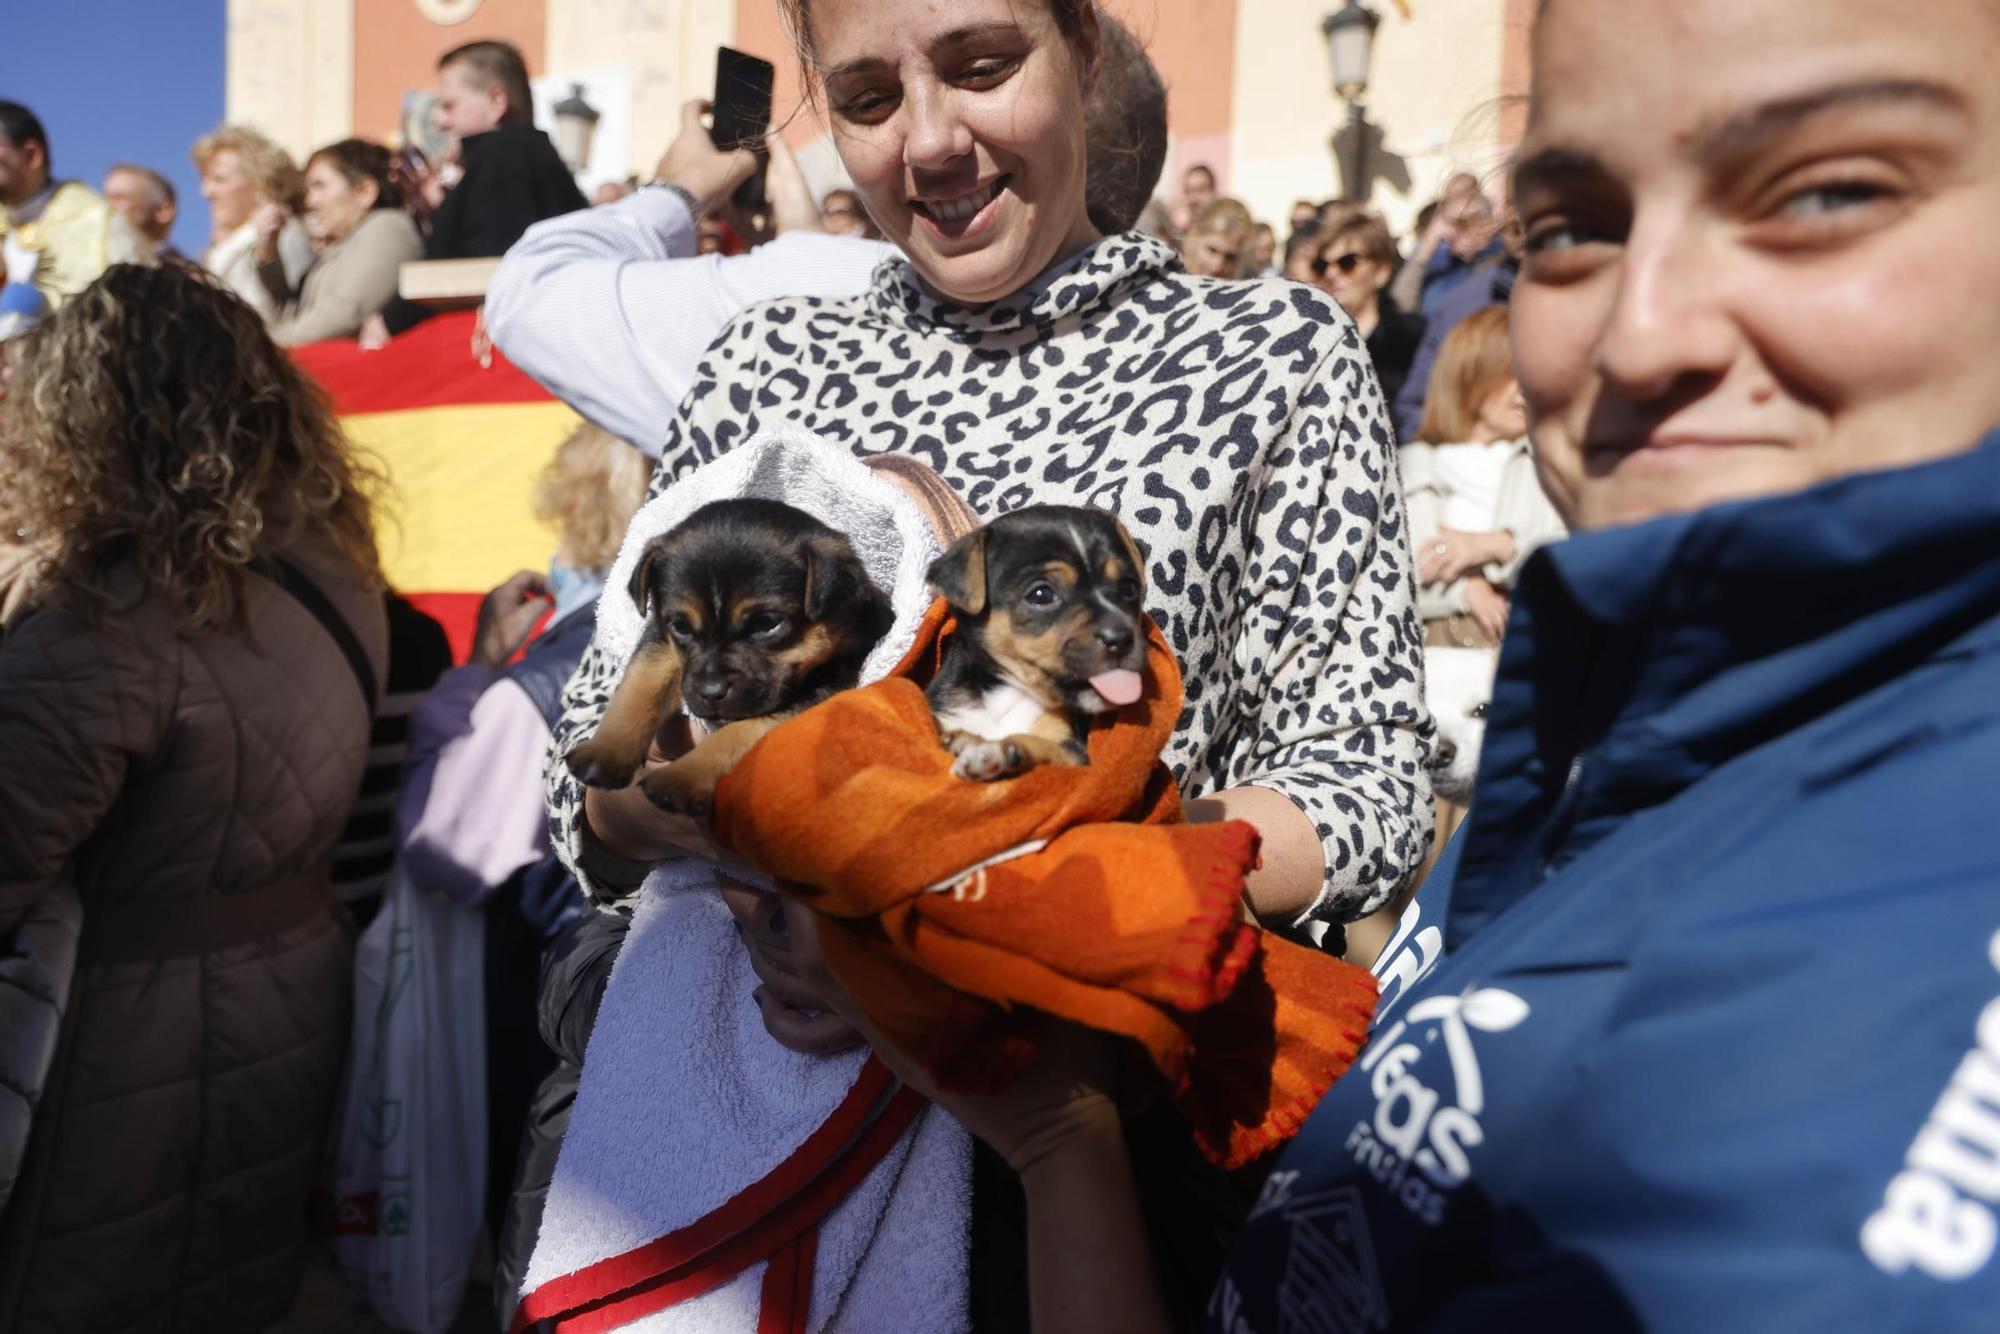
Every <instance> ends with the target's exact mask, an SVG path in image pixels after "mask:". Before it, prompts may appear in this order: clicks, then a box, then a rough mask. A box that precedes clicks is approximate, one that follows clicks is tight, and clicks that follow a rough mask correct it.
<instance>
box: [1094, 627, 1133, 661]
mask: <svg viewBox="0 0 2000 1334" xmlns="http://www.w3.org/2000/svg"><path fill="white" fill-rule="evenodd" d="M1093 633H1094V634H1095V635H1096V636H1097V642H1098V643H1100V644H1102V645H1104V651H1105V652H1106V653H1109V654H1110V655H1111V656H1112V657H1114V658H1122V657H1124V656H1125V655H1126V654H1127V653H1130V652H1131V651H1132V632H1131V631H1130V630H1128V629H1126V628H1125V627H1124V626H1122V625H1100V626H1098V627H1097V629H1096V630H1095V631H1094V632H1093Z"/></svg>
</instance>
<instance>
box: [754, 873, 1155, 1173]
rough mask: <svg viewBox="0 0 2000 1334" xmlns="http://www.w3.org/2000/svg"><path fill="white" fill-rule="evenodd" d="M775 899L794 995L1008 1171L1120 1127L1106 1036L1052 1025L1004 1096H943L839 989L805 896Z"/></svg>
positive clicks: (1111, 1053)
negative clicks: (819, 1010) (836, 1018)
mask: <svg viewBox="0 0 2000 1334" xmlns="http://www.w3.org/2000/svg"><path fill="white" fill-rule="evenodd" d="M782 897H783V901H784V934H785V937H786V940H787V942H788V948H787V955H788V960H789V962H790V964H791V969H792V972H793V973H794V974H795V975H796V977H797V979H798V982H799V984H800V985H801V986H803V987H805V988H808V990H807V991H806V992H803V993H801V994H802V995H805V996H807V997H809V998H811V999H816V1000H818V1001H819V1002H820V1003H821V1004H823V1005H824V1006H825V1007H826V1008H827V1009H829V1010H832V1011H833V1012H835V1013H836V1014H838V1015H840V1016H841V1017H842V1018H844V1019H845V1020H846V1022H847V1023H848V1024H849V1025H850V1026H851V1027H852V1028H853V1029H854V1031H855V1032H856V1033H858V1034H859V1035H860V1036H861V1037H862V1038H863V1039H865V1040H866V1041H867V1043H868V1045H869V1046H871V1047H873V1048H874V1049H875V1055H876V1056H878V1057H879V1058H881V1061H882V1063H883V1064H884V1065H886V1066H888V1067H889V1069H890V1071H891V1072H892V1073H894V1074H895V1076H896V1078H898V1079H900V1080H902V1081H903V1083H905V1084H907V1085H908V1086H909V1087H910V1088H912V1089H915V1090H916V1091H917V1092H918V1093H920V1094H922V1095H923V1096H924V1097H925V1098H927V1099H929V1100H930V1101H931V1102H933V1103H936V1104H937V1105H938V1106H940V1107H942V1108H944V1109H945V1110H946V1111H948V1112H950V1113H951V1114H952V1116H953V1117H955V1118H957V1120H958V1122H959V1123H960V1124H961V1125H963V1126H964V1127H965V1128H966V1129H967V1130H969V1131H971V1132H972V1133H973V1134H975V1135H977V1136H978V1137H979V1138H980V1139H982V1140H985V1141H986V1142H987V1143H988V1144H989V1145H991V1146H992V1147H993V1149H994V1151H995V1152H997V1153H999V1154H1000V1155H1001V1156H1002V1157H1003V1158H1005V1159H1006V1160H1007V1161H1008V1163H1009V1164H1011V1165H1012V1166H1013V1168H1014V1170H1015V1171H1017V1172H1021V1173H1023V1174H1026V1173H1028V1172H1030V1171H1032V1170H1033V1169H1034V1167H1035V1166H1036V1165H1037V1164H1038V1163H1040V1162H1042V1161H1043V1160H1044V1159H1046V1158H1048V1157H1049V1156H1050V1155H1052V1154H1058V1153H1061V1152H1064V1151H1067V1150H1069V1149H1070V1148H1071V1147H1072V1146H1073V1145H1075V1144H1080V1143H1086V1142H1088V1143H1095V1142H1097V1141H1099V1140H1101V1139H1102V1137H1103V1136H1104V1134H1105V1131H1106V1129H1107V1127H1110V1128H1112V1129H1113V1130H1114V1131H1115V1128H1116V1127H1117V1125H1118V1124H1119V1122H1118V1107H1117V1104H1116V1102H1115V1101H1114V1099H1113V1097H1112V1091H1111V1090H1112V1075H1113V1071H1114V1068H1115V1059H1114V1058H1115V1056H1116V1051H1115V1048H1114V1046H1113V1039H1111V1038H1109V1037H1107V1036H1106V1035H1104V1034H1102V1033H1097V1032H1094V1031H1092V1030H1090V1029H1086V1028H1079V1027H1077V1026H1076V1025H1074V1024H1068V1023H1064V1022H1062V1021H1060V1020H1051V1021H1050V1023H1049V1027H1048V1030H1047V1032H1046V1033H1045V1035H1044V1036H1043V1039H1042V1044H1041V1053H1040V1055H1039V1056H1037V1057H1036V1059H1035V1063H1034V1065H1033V1066H1032V1067H1031V1068H1030V1069H1029V1070H1028V1072H1027V1073H1026V1074H1024V1075H1022V1076H1021V1077H1020V1078H1019V1079H1017V1080H1015V1081H1014V1083H1013V1084H1012V1085H1011V1086H1009V1087H1008V1088H1007V1089H1006V1090H1005V1091H1004V1092H1001V1093H997V1094H993V1095H991V1096H980V1095H973V1094H961V1093H946V1092H944V1091H942V1090H941V1089H939V1088H938V1086H937V1083H936V1081H934V1080H933V1079H932V1078H931V1077H930V1075H929V1074H928V1073H926V1072H925V1071H924V1069H923V1067H922V1066H920V1065H918V1064H917V1063H916V1062H914V1061H912V1060H910V1059H909V1058H908V1057H906V1056H904V1055H903V1053H902V1052H900V1051H898V1050H897V1049H896V1046H895V1044H894V1043H892V1042H890V1041H889V1040H888V1039H887V1038H885V1037H884V1036H883V1035H882V1033H881V1031H880V1030H879V1029H877V1028H876V1027H875V1026H874V1024H873V1023H871V1022H870V1021H869V1019H868V1016H867V1015H865V1014H863V1013H862V1012H861V1010H860V1009H859V1007H857V1006H856V1005H855V1004H854V1002H853V1000H852V998H851V997H849V996H848V994H847V992H846V991H845V990H844V989H842V987H841V985H840V983H839V981H838V980H837V979H836V978H835V977H834V976H833V971H832V969H830V968H828V967H827V963H826V956H825V955H823V954H821V953H820V948H819V930H820V916H819V914H818V913H817V912H814V911H813V909H812V906H811V905H810V904H809V903H807V902H806V901H805V900H804V899H801V898H798V897H796V896H794V895H791V894H786V895H783V896H782ZM759 975H760V976H761V975H762V974H761V973H760V974H759ZM768 1023H769V1020H768V1013H767V1019H766V1024H767V1026H768Z"/></svg>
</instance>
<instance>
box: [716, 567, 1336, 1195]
mask: <svg viewBox="0 0 2000 1334" xmlns="http://www.w3.org/2000/svg"><path fill="white" fill-rule="evenodd" d="M1146 628H1147V638H1148V652H1147V655H1146V656H1147V669H1146V673H1145V677H1146V680H1145V692H1144V694H1143V696H1142V697H1141V699H1140V700H1139V702H1138V703H1136V704H1133V705H1129V706H1127V707H1125V708H1123V709H1120V710H1118V711H1117V712H1116V713H1113V714H1108V715H1105V716H1104V717H1102V718H1101V719H1099V720H1098V721H1097V722H1096V723H1095V724H1094V725H1093V726H1092V728H1091V730H1090V734H1089V739H1088V748H1089V752H1090V763H1089V764H1088V765H1085V766H1074V767H1072V766H1044V767H1040V768H1036V769H1033V770H1030V771H1029V772H1028V773H1026V774H1023V775H1022V776H1020V777H1018V778H1014V779H1011V780H1008V781H1006V782H1001V783H978V782H968V781H965V780H961V779H956V778H953V777H952V776H951V767H952V758H951V756H950V755H949V754H948V753H946V751H945V750H944V748H943V747H942V746H941V745H940V744H939V741H938V731H937V725H936V723H935V722H934V721H933V720H932V717H931V712H930V709H929V707H928V705H927V704H926V702H925V699H924V694H923V684H924V682H925V681H926V680H928V679H929V676H930V674H931V672H932V671H934V670H935V669H936V665H937V662H938V659H939V652H940V649H941V647H942V645H943V644H944V643H945V642H946V640H947V637H948V636H949V635H950V634H951V633H952V622H951V619H950V614H949V610H948V608H947V607H946V605H945V603H943V602H942V601H940V602H938V603H936V604H935V605H933V606H932V608H931V610H930V612H929V614H928V616H927V617H926V618H925V621H924V624H923V627H922V629H921V630H919V632H918V636H917V643H916V646H915V647H914V648H913V649H912V650H911V651H910V653H909V654H908V656H906V657H905V658H904V660H903V662H902V663H901V665H900V666H899V667H898V668H897V670H896V673H895V674H894V675H893V676H892V677H890V678H889V679H887V680H884V681H879V682H877V683H875V684H874V685H871V686H866V687H863V688H861V689H859V690H851V691H848V692H846V693H844V694H841V695H837V696H835V697H834V698H833V699H830V700H828V701H826V702H825V703H823V704H820V705H819V706H817V707H815V708H813V709H811V710H809V711H807V712H806V713H804V714H801V715H800V716H799V717H797V718H794V719H792V720H791V721H789V722H787V723H785V724H783V725H782V726H780V727H779V728H777V729H776V730H775V731H773V732H772V733H771V734H770V735H769V736H767V737H766V738H765V739H764V740H763V741H762V742H761V743H759V744H758V745H757V746H756V748H755V749H753V750H752V751H750V753H749V754H748V755H747V756H745V757H744V759H743V760H741V761H740V762H739V763H738V764H737V766H736V767H735V768H734V769H733V770H732V771H731V772H730V773H729V775H728V776H727V777H726V778H724V779H723V781H722V784H721V786H720V787H719V788H718V789H717V792H716V805H715V817H714V820H715V832H716V836H717V838H718V840H719V841H720V842H721V843H723V844H724V846H727V847H729V848H731V849H733V850H735V851H737V852H738V853H739V854H740V855H742V856H745V857H747V858H748V859H749V860H750V861H751V862H752V863H753V864H754V865H755V866H756V868H757V869H758V870H759V871H762V872H764V873H765V874H767V875H769V876H771V877H773V878H774V879H776V880H779V881H787V882H791V883H792V884H793V885H796V886H799V887H801V888H800V892H801V893H802V894H803V895H804V896H805V897H806V898H807V899H808V901H809V902H811V903H812V905H813V906H814V907H815V908H816V909H817V910H818V911H819V912H820V913H821V914H822V915H823V916H824V917H825V918H826V919H827V920H825V922H824V923H823V924H822V926H821V929H820V933H819V934H820V941H821V947H822V949H823V951H824V953H825V956H826V961H827V963H828V965H829V966H830V967H831V968H832V969H833V972H834V975H835V976H836V977H837V978H838V979H839V980H840V982H841V984H842V985H843V986H844V987H846V988H847V990H848V991H849V993H850V994H851V995H852V996H853V998H854V999H855V1001H856V1002H857V1003H858V1004H859V1005H860V1006H861V1007H862V1009H863V1010H864V1011H866V1013H867V1014H868V1015H869V1017H870V1018H871V1019H872V1020H873V1021H874V1022H875V1023H876V1025H877V1026H878V1027H879V1028H880V1029H881V1030H882V1031H883V1032H884V1033H885V1034H887V1035H888V1036H889V1037H890V1039H891V1040H892V1041H894V1042H895V1043H896V1044H897V1045H898V1046H899V1047H900V1048H901V1049H902V1050H903V1052H904V1053H905V1054H906V1055H907V1056H909V1057H911V1058H912V1059H915V1060H917V1061H919V1062H920V1063H922V1065H923V1066H924V1068H925V1069H927V1070H928V1071H930V1072H931V1074H932V1075H933V1076H934V1077H935V1078H936V1079H937V1080H938V1081H939V1083H940V1084H941V1085H942V1086H944V1087H946V1088H951V1089H963V1090H982V1089H983V1090H991V1089H996V1088H999V1087H1004V1086H1005V1084H1006V1083H1007V1082H1008V1081H1010V1080H1012V1079H1013V1078H1014V1077H1015V1076H1016V1075H1017V1074H1019V1073H1020V1072H1021V1071H1022V1070H1024V1069H1025V1068H1026V1067H1027V1064H1028V1063H1029V1061H1030V1060H1032V1058H1033V1055H1034V1052H1035V1045H1036V1042H1037V1041H1038V1038H1039V1034H1040V1031H1041V1027H1042V1024H1043V1022H1044V1020H1043V1018H1042V1016H1043V1015H1044V1014H1048V1015H1055V1016H1058V1017H1060V1018H1063V1019H1068V1020H1072V1021H1075V1022H1077V1023H1080V1024H1084V1025H1087V1026H1089V1027H1092V1028H1097V1029H1101V1030H1103V1031H1105V1032H1109V1033H1114V1034H1119V1035H1122V1036H1125V1037H1129V1038H1131V1039H1133V1040H1134V1041H1135V1042H1136V1043H1137V1044H1138V1049H1139V1050H1141V1051H1143V1053H1144V1055H1145V1057H1146V1058H1148V1062H1149V1064H1150V1065H1151V1067H1152V1068H1153V1069H1154V1070H1155V1071H1157V1072H1158V1074H1159V1076H1160V1077H1161V1078H1162V1079H1164V1081H1165V1083H1166V1086H1167V1088H1168V1089H1169V1091H1170V1092H1171V1095H1172V1096H1173V1098H1174V1100H1175V1103H1176V1105H1177V1106H1178V1107H1179V1108H1180V1110H1181V1112H1182V1114H1183V1115H1184V1116H1185V1117H1186V1118H1187V1120H1188V1122H1189V1124H1190V1125H1191V1126H1192V1128H1193V1130H1194V1133H1195V1137H1196V1139H1197V1141H1198V1142H1199V1143H1200V1145H1201V1147H1202V1149H1203V1151H1204V1152H1205V1153H1207V1154H1208V1156H1209V1157H1210V1158H1212V1159H1213V1160H1214V1161H1216V1162H1217V1163H1219V1164H1221V1165H1223V1166H1225V1167H1235V1166H1238V1165H1241V1164H1243V1163H1245V1162H1248V1161H1249V1160H1251V1159H1252V1158H1255V1157H1257V1156H1258V1155H1259V1154H1261V1153H1263V1152H1265V1151H1266V1150H1268V1149H1270V1148H1272V1147H1274V1146H1275V1145H1277V1144H1279V1143H1281V1142H1282V1141H1283V1140H1285V1139H1287V1138H1289V1137H1290V1136H1291V1134H1292V1133H1293V1132H1294V1131H1296V1130H1297V1129H1298V1127H1299V1125H1300V1124H1301V1123H1302V1122H1303V1121H1304V1119H1305V1117H1306V1115H1307V1113H1309V1112H1310V1111H1311V1110H1312V1108H1313V1105H1314V1104H1315V1103H1316V1102H1318V1100H1319V1098H1320V1095H1321V1094H1322V1093H1324V1092H1325V1090H1326V1088H1327V1086H1328V1085H1330V1084H1331V1083H1332V1082H1333V1080H1334V1079H1336V1078H1337V1077H1339V1075H1340V1074H1341V1073H1342V1072H1343V1071H1345V1070H1346V1069H1347V1067H1348V1065H1349V1064H1350V1063H1351V1062H1352V1061H1353V1059H1354V1056H1355V1053H1356V1051H1357V1050H1358V1048H1359V1047H1360V1044H1361V1042H1362V1040H1363V1038H1364V1037H1365V1036H1366V1033H1367V1028H1368V1021H1369V1016H1370V1013H1371V1011H1372V1009H1373V1006H1374V1001H1375V983H1374V979H1373V978H1372V977H1370V976H1369V975H1368V973H1367V972H1366V971H1365V970H1363V969H1360V968H1356V967H1354V966H1352V965H1350V964H1347V963H1343V962H1341V961H1340V960H1337V959H1334V958H1331V957H1329V956H1327V955H1325V954H1322V953H1320V952H1318V951H1316V950H1311V949H1307V948H1305V947H1302V946H1298V945H1294V944H1292V943H1290V942H1288V941H1285V940H1282V939H1279V938H1278V937H1275V936H1271V935H1268V934H1266V933H1264V932H1262V931H1260V930H1259V929H1258V928H1257V927H1255V926H1254V925H1252V924H1250V923H1248V922H1246V921H1244V920H1243V917H1242V914H1241V912H1240V907H1239V906H1240V904H1241V902H1242V898H1243V877H1244V875H1245V873H1246V872H1248V871H1249V870H1250V869H1251V868H1252V867H1254V866H1255V864H1256V861H1257V834H1256V831H1255V830H1254V829H1253V828H1252V827H1251V826H1249V825H1247V824H1244V823H1242V822H1240V821H1228V822H1223V823H1218V824H1199V825H1195V824H1185V823H1182V822H1181V808H1180V797H1179V794H1178V792H1177V791H1176V789H1175V786H1174V780H1173V776H1172V774H1171V773H1169V772H1168V770H1167V768H1166V766H1165V765H1164V764H1162V763H1161V762H1160V759H1159V756H1160V751H1161V749H1162V747H1163V746H1164V745H1165V744H1166V742H1167V739H1168V737H1169V735H1170V734H1171V733H1172V731H1173V727H1174V723H1175V720H1176V719H1177V718H1178V717H1179V715H1180V709H1181V677H1180V669H1179V667H1178V665H1177V664H1176V663H1175V661H1174V655H1173V653H1172V651H1171V650H1170V649H1169V648H1168V647H1167V645H1166V642H1165V640H1164V639H1163V638H1162V637H1161V636H1160V634H1159V631H1158V630H1157V629H1156V628H1155V627H1153V626H1152V624H1151V622H1150V621H1149V622H1147V624H1146Z"/></svg>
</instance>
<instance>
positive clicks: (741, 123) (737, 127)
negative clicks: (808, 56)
mask: <svg viewBox="0 0 2000 1334" xmlns="http://www.w3.org/2000/svg"><path fill="white" fill-rule="evenodd" d="M776 73H777V70H776V67H774V66H773V65H772V64H771V62H770V61H768V60H761V59H759V58H758V57H756V56H753V55H747V54H745V53H744V52H742V51H737V50H733V49H731V48H730V47H727V46H723V47H717V48H716V52H715V98H714V101H713V107H714V111H713V120H712V121H711V123H710V126H709V137H710V138H711V139H713V140H714V141H715V146H716V147H717V148H720V149H723V150H725V151H726V150H728V149H732V148H747V149H749V150H750V151H751V152H753V153H755V154H756V155H757V171H756V174H755V175H753V176H752V177H751V178H750V179H749V180H747V181H745V182H744V183H743V184H742V185H740V186H738V187H737V188H736V193H735V195H734V196H732V200H733V202H734V203H735V204H736V206H737V207H738V208H740V209H743V210H746V211H754V210H757V209H761V208H763V207H764V163H765V156H766V154H765V149H764V131H765V130H766V129H767V128H768V127H769V126H770V124H771V84H772V79H773V77H774V76H775V75H776Z"/></svg>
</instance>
